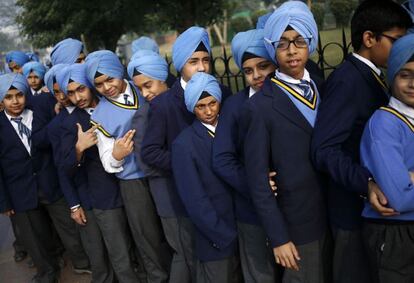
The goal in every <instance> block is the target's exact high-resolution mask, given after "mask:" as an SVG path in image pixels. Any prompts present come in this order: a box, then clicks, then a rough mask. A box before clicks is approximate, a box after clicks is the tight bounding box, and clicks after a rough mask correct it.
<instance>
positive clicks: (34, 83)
mask: <svg viewBox="0 0 414 283" xmlns="http://www.w3.org/2000/svg"><path fill="white" fill-rule="evenodd" d="M27 83H28V84H29V86H30V87H31V88H32V89H34V90H36V91H37V90H39V89H40V88H41V87H42V79H40V78H39V77H38V76H37V75H36V74H35V72H30V74H29V76H28V77H27Z"/></svg>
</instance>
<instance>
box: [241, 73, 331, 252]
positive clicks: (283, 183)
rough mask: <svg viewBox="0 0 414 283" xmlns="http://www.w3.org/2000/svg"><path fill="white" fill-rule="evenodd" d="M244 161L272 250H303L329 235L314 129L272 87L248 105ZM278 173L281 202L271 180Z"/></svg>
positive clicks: (288, 99)
mask: <svg viewBox="0 0 414 283" xmlns="http://www.w3.org/2000/svg"><path fill="white" fill-rule="evenodd" d="M242 117H243V121H242V125H243V127H244V129H246V130H245V131H246V136H245V140H244V158H245V167H246V174H247V180H248V185H249V188H250V194H251V197H252V199H253V202H254V205H255V207H256V211H257V214H258V216H259V218H260V220H261V222H262V224H263V227H264V229H265V231H266V232H267V235H268V237H269V240H270V243H271V245H272V247H277V246H280V245H283V244H286V243H287V242H289V241H293V243H294V244H297V245H301V244H306V243H309V242H312V241H315V240H318V239H320V237H321V236H322V235H323V234H324V233H325V230H326V211H325V203H324V198H323V193H322V190H323V187H322V180H321V176H320V175H319V173H318V172H317V171H316V170H315V168H314V167H313V165H312V162H311V158H310V142H311V135H312V131H313V129H312V126H311V125H310V124H309V123H308V121H307V120H306V118H305V117H304V116H303V115H302V113H301V112H300V111H299V110H298V109H297V108H296V106H295V105H294V103H293V102H292V100H291V99H290V98H289V97H288V96H287V95H286V94H285V93H284V92H283V91H282V90H281V89H280V88H279V87H278V86H277V85H276V84H274V83H273V82H272V81H270V80H269V79H266V80H265V83H264V85H263V88H262V90H261V91H259V92H258V93H256V94H255V95H254V96H253V97H252V98H251V99H249V100H248V101H246V103H245V107H244V109H243V116H242ZM269 170H271V171H276V172H277V175H276V176H275V180H276V183H277V187H278V190H277V197H276V198H275V196H274V194H273V192H272V190H271V188H270V186H269V180H268V172H269Z"/></svg>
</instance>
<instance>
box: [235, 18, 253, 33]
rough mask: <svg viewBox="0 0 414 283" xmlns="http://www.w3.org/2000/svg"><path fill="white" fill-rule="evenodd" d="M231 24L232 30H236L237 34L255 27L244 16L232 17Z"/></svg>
mask: <svg viewBox="0 0 414 283" xmlns="http://www.w3.org/2000/svg"><path fill="white" fill-rule="evenodd" d="M230 26H231V30H232V32H234V33H235V34H236V33H238V32H241V31H245V30H249V29H252V28H253V27H252V25H251V24H250V22H249V21H248V19H247V18H244V17H238V18H234V19H232V20H231V21H230Z"/></svg>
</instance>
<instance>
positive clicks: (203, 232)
mask: <svg viewBox="0 0 414 283" xmlns="http://www.w3.org/2000/svg"><path fill="white" fill-rule="evenodd" d="M212 142H213V134H212V133H211V132H209V131H208V130H207V128H206V127H205V126H203V125H202V124H201V123H200V121H198V120H195V121H194V123H193V124H192V125H191V126H190V127H188V128H187V129H185V130H184V131H182V132H181V134H180V135H179V136H178V137H177V139H176V140H175V141H174V143H173V145H172V166H173V172H174V177H175V181H176V186H177V191H178V193H179V195H180V198H181V199H182V201H183V203H184V206H185V208H186V210H187V212H188V215H189V218H190V219H191V221H192V223H193V224H194V226H195V228H196V229H195V231H196V233H195V252H196V256H197V258H198V259H199V260H201V261H214V260H220V259H224V258H227V257H230V256H233V255H234V254H235V251H236V245H237V241H236V236H237V232H236V223H235V218H234V214H233V204H232V196H231V189H230V187H228V186H227V185H226V184H225V183H224V182H223V181H221V180H220V179H219V178H218V176H217V175H215V174H214V172H213V168H212V164H211V147H212Z"/></svg>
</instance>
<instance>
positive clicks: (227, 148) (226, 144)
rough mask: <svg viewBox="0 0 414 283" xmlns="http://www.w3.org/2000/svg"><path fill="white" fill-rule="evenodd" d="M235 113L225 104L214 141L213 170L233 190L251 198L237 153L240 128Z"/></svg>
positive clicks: (242, 165)
mask: <svg viewBox="0 0 414 283" xmlns="http://www.w3.org/2000/svg"><path fill="white" fill-rule="evenodd" d="M229 102H230V101H229ZM234 112H235V110H233V109H232V108H231V107H228V106H227V107H226V104H224V107H223V109H222V113H221V114H220V117H219V123H218V125H217V130H216V136H215V137H214V141H213V150H212V152H213V157H212V158H213V170H214V172H215V173H216V174H217V175H218V176H220V178H221V179H223V180H224V181H225V182H226V183H227V184H229V185H230V186H231V187H232V188H234V189H235V190H237V191H238V192H239V193H240V194H242V195H244V196H245V197H246V198H250V195H249V192H248V186H247V179H246V172H245V170H244V164H243V163H242V161H241V159H240V154H239V153H238V151H237V145H236V143H237V138H238V135H239V133H238V128H239V127H238V125H237V123H238V121H237V117H236V115H235V113H234Z"/></svg>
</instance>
